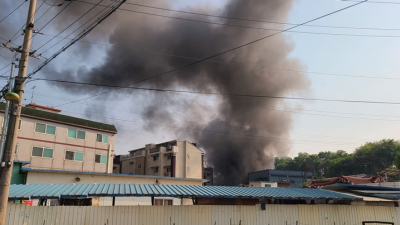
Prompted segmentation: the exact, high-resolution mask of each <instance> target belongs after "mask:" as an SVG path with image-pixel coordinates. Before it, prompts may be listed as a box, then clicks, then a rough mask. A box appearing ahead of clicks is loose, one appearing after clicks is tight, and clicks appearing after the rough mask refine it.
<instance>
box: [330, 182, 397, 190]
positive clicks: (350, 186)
mask: <svg viewBox="0 0 400 225" xmlns="http://www.w3.org/2000/svg"><path fill="white" fill-rule="evenodd" d="M375 185H376V184H375ZM375 185H373V184H371V185H366V184H344V183H336V184H331V185H328V186H325V187H322V189H326V190H334V189H339V188H340V189H357V190H360V189H361V190H388V191H400V188H393V187H383V186H375Z"/></svg>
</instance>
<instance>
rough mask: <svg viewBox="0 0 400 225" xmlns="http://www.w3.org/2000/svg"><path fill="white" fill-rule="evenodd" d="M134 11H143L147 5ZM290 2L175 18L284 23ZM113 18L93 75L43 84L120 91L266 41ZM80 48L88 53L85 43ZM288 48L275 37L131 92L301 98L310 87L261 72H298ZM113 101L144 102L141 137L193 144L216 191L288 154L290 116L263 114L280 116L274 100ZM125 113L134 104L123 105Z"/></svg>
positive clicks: (157, 96) (133, 17)
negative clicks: (158, 135) (156, 134)
mask: <svg viewBox="0 0 400 225" xmlns="http://www.w3.org/2000/svg"><path fill="white" fill-rule="evenodd" d="M93 2H94V1H93ZM138 2H142V3H143V4H147V5H150V2H148V1H138ZM293 2H294V0H284V1H282V0H228V1H227V2H226V3H225V5H224V7H223V9H222V10H218V11H213V10H212V7H211V6H210V5H200V6H197V7H188V8H186V9H183V10H186V11H193V12H200V13H206V14H210V13H214V14H219V15H224V16H227V17H238V18H247V19H258V20H265V21H278V22H284V21H286V20H287V17H288V14H289V12H290V10H291V7H292V5H293ZM73 4H78V3H73ZM151 5H154V6H161V7H169V8H171V7H173V5H174V2H173V1H151ZM122 8H125V9H134V10H138V11H146V12H150V11H149V9H143V8H137V7H136V8H135V7H134V6H130V5H123V6H122ZM71 11H73V10H71ZM151 12H153V13H157V14H163V15H170V16H178V17H184V18H190V19H196V20H202V21H209V22H218V23H227V24H238V25H244V26H246V25H248V26H258V27H270V28H274V29H282V28H283V25H276V24H275V25H273V26H271V25H267V24H264V23H256V22H244V21H237V20H227V19H217V18H212V17H204V16H194V15H187V14H180V13H168V12H165V11H151ZM71 14H72V13H71ZM116 14H117V16H115V17H110V19H109V21H108V22H107V23H108V25H107V26H108V27H112V29H109V30H110V31H112V32H111V34H108V33H107V29H104V26H103V28H101V29H100V30H101V31H102V32H104V35H103V36H106V37H107V38H108V41H109V43H110V44H111V45H112V47H110V48H109V49H108V50H107V55H106V57H105V59H104V62H103V63H102V64H101V65H99V66H96V67H94V68H86V67H80V68H74V69H63V70H59V69H55V67H52V70H50V69H47V76H48V77H50V78H55V77H58V78H60V77H62V78H63V79H65V80H77V81H82V82H91V83H101V84H112V85H127V84H132V83H134V82H136V81H139V80H141V79H144V78H146V77H150V76H153V75H156V74H160V73H162V72H165V71H168V70H171V69H173V68H177V67H181V66H183V65H186V64H189V63H191V62H193V61H195V59H193V58H197V59H201V58H205V57H208V56H210V55H213V54H216V53H220V52H223V51H225V50H228V49H230V48H233V47H236V46H239V45H241V44H244V43H247V42H250V41H252V40H255V39H258V38H260V37H263V36H267V35H269V34H272V33H273V32H275V31H266V30H254V29H245V28H237V27H229V26H220V25H212V24H204V23H196V22H189V21H180V20H174V19H166V18H161V17H155V16H149V15H141V14H134V13H130V12H126V11H117V13H116ZM75 16H76V15H75ZM110 21H112V22H110ZM110 24H113V26H111V25H110ZM109 33H110V32H109ZM96 34H97V35H96V37H94V38H97V39H98V37H99V34H101V32H99V31H97V33H96ZM108 35H109V36H108ZM100 36H101V35H100ZM79 45H82V46H85V47H87V46H90V48H95V46H93V45H90V44H87V43H86V44H85V43H80V44H79ZM88 48H89V47H88ZM293 48H294V45H293V44H292V43H291V42H290V39H288V38H287V37H286V36H285V34H280V35H276V36H274V37H271V38H268V39H266V40H263V41H261V42H258V43H255V44H252V45H249V46H246V47H244V48H241V49H238V50H235V51H232V52H229V53H227V54H224V55H222V56H218V57H216V58H213V59H212V62H210V61H207V62H202V63H199V64H196V65H193V66H191V67H188V68H185V69H182V70H179V71H177V72H174V73H170V74H166V75H163V76H160V77H157V78H154V79H150V80H147V81H145V82H142V83H139V84H137V85H135V86H140V87H151V88H160V89H179V90H189V91H202V92H219V93H233V94H254V95H271V96H285V95H295V94H302V93H303V92H306V91H307V88H308V86H309V80H308V78H307V77H306V76H305V75H304V74H301V73H296V74H288V73H287V72H284V71H280V70H270V69H266V68H284V69H292V70H302V69H303V66H302V65H301V63H300V61H299V60H297V59H294V58H291V57H290V56H289V54H290V53H291V51H292V50H293ZM82 49H83V50H81V51H79V50H75V51H77V52H75V53H74V54H76V55H80V54H84V55H85V57H94V56H90V55H87V51H86V50H84V48H82ZM160 53H162V54H160ZM182 56H183V57H182ZM81 57H82V56H81ZM58 85H59V86H60V87H61V88H62V89H65V90H67V91H69V92H71V91H74V92H76V93H86V94H87V93H90V94H92V93H100V92H102V91H104V89H102V88H100V87H91V86H87V87H85V88H82V86H75V85H65V84H58ZM112 94H113V95H120V96H126V95H127V94H132V95H140V96H142V97H143V99H145V101H144V103H143V106H142V109H143V111H142V118H143V119H144V120H145V121H146V122H148V125H146V126H144V129H147V130H148V131H153V130H160V129H161V130H163V131H164V132H169V133H173V134H174V135H175V136H176V138H177V139H188V140H190V141H192V142H196V143H197V144H198V146H200V147H201V148H203V149H204V150H205V151H206V155H205V156H206V161H207V163H208V164H209V165H211V166H213V167H214V171H215V173H216V174H217V176H218V177H217V178H216V181H217V182H218V184H226V185H236V184H238V183H240V182H244V181H245V180H246V176H247V173H248V172H251V171H255V170H260V169H268V168H272V167H273V157H274V156H275V155H285V154H287V153H288V152H289V151H290V148H291V142H290V140H289V139H287V137H288V136H287V134H288V133H289V132H290V129H291V128H292V115H291V114H290V113H287V112H282V111H277V110H271V108H272V109H273V108H281V107H285V106H286V104H287V103H285V102H284V101H283V100H281V99H268V98H251V97H234V96H228V95H223V96H209V95H202V96H199V95H190V94H172V93H163V92H161V93H158V92H157V93H156V92H149V91H147V92H146V91H132V90H124V91H118V92H113V93H112ZM133 104H136V103H135V102H132V105H133ZM152 124H158V125H160V124H162V125H164V126H154V125H152ZM155 142H156V141H155Z"/></svg>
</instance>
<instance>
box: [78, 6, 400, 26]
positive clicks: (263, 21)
mask: <svg viewBox="0 0 400 225" xmlns="http://www.w3.org/2000/svg"><path fill="white" fill-rule="evenodd" d="M76 1H77V2H82V3H87V4H92V3H89V2H85V1H80V0H76ZM357 2H361V1H357ZM368 2H370V1H368ZM125 4H127V5H135V6H140V7H145V8H152V9H158V10H164V11H170V12H179V13H185V14H192V15H198V16H208V17H215V18H222V19H232V20H241V21H248V22H258V23H270V24H280V25H298V24H296V23H285V22H275V21H274V22H272V21H266V20H257V19H247V18H239V17H230V16H221V15H211V14H205V13H197V12H188V11H182V10H174V9H169V8H162V7H155V6H149V5H143V4H138V3H130V2H126V3H125ZM399 4H400V3H399ZM303 26H305V27H323V28H339V29H356V30H400V29H397V28H368V27H341V26H327V25H312V24H309V25H308V24H306V25H303Z"/></svg>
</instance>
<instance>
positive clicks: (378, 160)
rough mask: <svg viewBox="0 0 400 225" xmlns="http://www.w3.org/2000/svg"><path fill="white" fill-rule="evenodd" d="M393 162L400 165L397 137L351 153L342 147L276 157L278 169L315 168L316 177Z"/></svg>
mask: <svg viewBox="0 0 400 225" xmlns="http://www.w3.org/2000/svg"><path fill="white" fill-rule="evenodd" d="M393 166H395V167H397V168H400V142H399V141H395V140H393V139H383V140H381V141H377V142H367V143H366V144H364V145H362V146H360V147H358V148H356V149H355V151H354V152H353V153H351V154H349V153H347V152H346V151H343V150H338V151H336V152H330V151H327V152H320V153H318V154H311V155H310V154H308V153H304V152H301V153H299V154H298V155H297V156H296V157H293V158H291V157H276V158H275V169H277V170H296V171H304V172H313V173H314V178H315V179H322V178H325V177H335V176H339V175H340V174H343V175H351V174H362V173H366V174H373V173H377V172H380V171H381V170H384V169H386V168H392V167H393Z"/></svg>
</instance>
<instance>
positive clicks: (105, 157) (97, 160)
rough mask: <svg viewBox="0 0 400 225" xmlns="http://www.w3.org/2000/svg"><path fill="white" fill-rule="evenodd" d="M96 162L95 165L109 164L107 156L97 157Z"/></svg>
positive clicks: (95, 157)
mask: <svg viewBox="0 0 400 225" xmlns="http://www.w3.org/2000/svg"><path fill="white" fill-rule="evenodd" d="M94 162H95V163H107V156H106V155H95V156H94Z"/></svg>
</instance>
